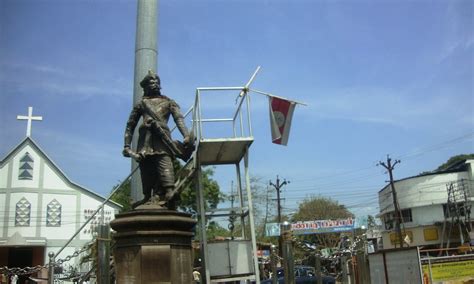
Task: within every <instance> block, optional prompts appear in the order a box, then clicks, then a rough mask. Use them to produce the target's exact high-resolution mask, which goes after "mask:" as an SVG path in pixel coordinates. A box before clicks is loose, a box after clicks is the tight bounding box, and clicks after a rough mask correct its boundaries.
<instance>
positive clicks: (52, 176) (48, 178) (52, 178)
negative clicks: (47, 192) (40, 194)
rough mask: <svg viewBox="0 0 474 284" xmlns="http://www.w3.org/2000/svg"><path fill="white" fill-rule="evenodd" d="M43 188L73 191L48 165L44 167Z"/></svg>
mask: <svg viewBox="0 0 474 284" xmlns="http://www.w3.org/2000/svg"><path fill="white" fill-rule="evenodd" d="M43 187H44V188H48V189H61V190H66V191H73V189H72V188H70V187H69V186H68V185H67V184H66V183H65V182H64V181H63V180H62V179H61V177H60V175H59V174H58V173H57V172H56V171H54V170H53V169H52V168H51V167H50V166H49V165H48V164H45V165H44V175H43Z"/></svg>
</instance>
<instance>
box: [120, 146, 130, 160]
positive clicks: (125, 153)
mask: <svg viewBox="0 0 474 284" xmlns="http://www.w3.org/2000/svg"><path fill="white" fill-rule="evenodd" d="M132 154H133V152H132V149H130V147H127V146H125V147H124V148H123V151H122V155H123V156H124V157H127V158H130V157H131V156H132Z"/></svg>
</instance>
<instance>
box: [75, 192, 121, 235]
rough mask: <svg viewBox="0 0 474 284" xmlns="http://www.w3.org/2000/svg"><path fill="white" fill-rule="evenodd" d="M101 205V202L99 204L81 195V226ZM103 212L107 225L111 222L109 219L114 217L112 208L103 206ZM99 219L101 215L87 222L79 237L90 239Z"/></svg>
mask: <svg viewBox="0 0 474 284" xmlns="http://www.w3.org/2000/svg"><path fill="white" fill-rule="evenodd" d="M100 204H102V202H99V201H98V200H96V199H95V198H92V197H90V196H88V195H85V194H83V195H81V208H82V210H81V212H80V214H81V225H82V224H84V222H85V221H86V220H87V219H89V217H91V216H92V214H93V213H94V212H95V210H97V208H98V207H99V205H100ZM104 208H105V212H104V217H105V220H104V221H105V223H109V222H110V221H111V218H113V217H114V216H115V215H114V214H115V213H118V212H115V210H114V208H112V207H111V206H108V205H105V206H104ZM100 218H101V213H100V212H99V213H97V215H95V217H94V219H93V220H91V221H90V222H89V224H88V225H87V226H86V227H85V228H84V229H83V230H82V232H81V234H80V236H81V239H87V240H88V239H91V238H92V234H93V232H94V231H95V230H96V228H97V226H98V225H99V223H100Z"/></svg>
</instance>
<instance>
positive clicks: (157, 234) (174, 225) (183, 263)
mask: <svg viewBox="0 0 474 284" xmlns="http://www.w3.org/2000/svg"><path fill="white" fill-rule="evenodd" d="M195 224H196V221H195V220H194V219H193V218H191V215H189V214H186V213H181V212H176V211H172V210H165V209H152V208H147V209H139V210H133V211H130V212H126V213H122V214H118V215H116V219H115V220H113V221H112V222H111V223H110V225H111V227H112V229H114V230H115V231H116V233H114V234H113V239H114V240H115V248H114V250H113V255H114V261H115V273H116V279H117V283H119V284H125V283H126V284H145V283H146V284H152V283H153V284H155V283H156V284H158V283H159V284H164V283H173V284H175V283H176V284H178V283H192V282H193V278H192V267H193V259H192V248H191V239H192V237H193V228H194V226H195Z"/></svg>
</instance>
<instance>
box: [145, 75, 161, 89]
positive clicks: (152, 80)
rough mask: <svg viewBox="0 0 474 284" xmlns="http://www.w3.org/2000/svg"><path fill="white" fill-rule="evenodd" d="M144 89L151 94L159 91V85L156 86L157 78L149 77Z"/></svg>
mask: <svg viewBox="0 0 474 284" xmlns="http://www.w3.org/2000/svg"><path fill="white" fill-rule="evenodd" d="M146 88H147V89H148V90H150V91H152V92H157V91H159V90H160V85H159V84H158V78H157V77H151V78H150V79H148V83H147V86H146Z"/></svg>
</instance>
